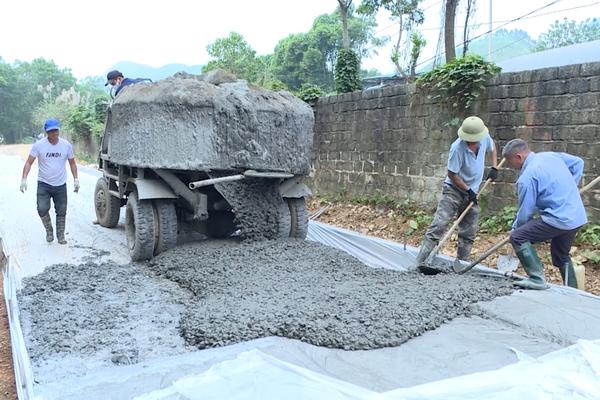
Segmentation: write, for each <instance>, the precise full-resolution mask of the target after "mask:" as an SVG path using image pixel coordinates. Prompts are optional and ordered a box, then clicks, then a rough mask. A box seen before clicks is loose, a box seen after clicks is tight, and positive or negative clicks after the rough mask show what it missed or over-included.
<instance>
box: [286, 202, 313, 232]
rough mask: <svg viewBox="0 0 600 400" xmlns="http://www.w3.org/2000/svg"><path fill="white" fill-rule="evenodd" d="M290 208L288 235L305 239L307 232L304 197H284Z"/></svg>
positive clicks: (306, 212)
mask: <svg viewBox="0 0 600 400" xmlns="http://www.w3.org/2000/svg"><path fill="white" fill-rule="evenodd" d="M285 201H286V203H287V205H288V207H289V209H290V222H291V225H290V237H294V238H299V239H306V235H307V234H308V210H307V209H306V201H305V200H304V197H300V198H299V199H291V198H290V199H285Z"/></svg>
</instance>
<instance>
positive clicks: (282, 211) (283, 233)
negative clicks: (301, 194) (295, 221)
mask: <svg viewBox="0 0 600 400" xmlns="http://www.w3.org/2000/svg"><path fill="white" fill-rule="evenodd" d="M277 218H278V221H277V223H278V224H279V226H278V230H277V237H278V238H289V237H290V236H291V217H290V207H289V206H288V204H287V201H286V199H283V200H282V201H281V205H280V206H279V215H278V216H277Z"/></svg>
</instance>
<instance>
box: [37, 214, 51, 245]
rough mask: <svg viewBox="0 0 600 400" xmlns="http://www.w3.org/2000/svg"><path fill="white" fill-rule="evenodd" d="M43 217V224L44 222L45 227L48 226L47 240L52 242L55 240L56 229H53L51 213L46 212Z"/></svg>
mask: <svg viewBox="0 0 600 400" xmlns="http://www.w3.org/2000/svg"><path fill="white" fill-rule="evenodd" d="M40 218H41V219H42V224H44V228H46V242H48V243H51V242H52V241H53V240H54V230H53V229H52V220H51V219H50V214H46V215H44V216H43V217H40Z"/></svg>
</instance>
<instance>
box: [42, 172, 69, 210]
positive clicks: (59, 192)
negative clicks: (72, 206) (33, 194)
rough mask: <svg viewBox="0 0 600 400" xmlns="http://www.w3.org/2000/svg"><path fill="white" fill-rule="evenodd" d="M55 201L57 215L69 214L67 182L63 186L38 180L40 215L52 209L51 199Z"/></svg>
mask: <svg viewBox="0 0 600 400" xmlns="http://www.w3.org/2000/svg"><path fill="white" fill-rule="evenodd" d="M51 199H52V201H53V202H54V211H55V212H56V216H57V217H64V216H65V215H67V184H66V183H65V184H64V185H61V186H52V185H48V184H47V183H45V182H41V181H38V187H37V211H38V214H39V216H40V217H43V216H44V215H46V214H48V212H49V211H50V200H51Z"/></svg>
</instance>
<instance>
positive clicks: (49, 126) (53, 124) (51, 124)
mask: <svg viewBox="0 0 600 400" xmlns="http://www.w3.org/2000/svg"><path fill="white" fill-rule="evenodd" d="M55 129H60V122H58V120H57V119H55V118H50V119H47V120H46V122H44V130H45V131H46V132H50V131H53V130H55Z"/></svg>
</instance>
